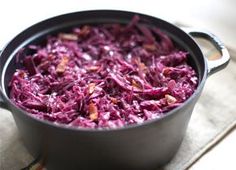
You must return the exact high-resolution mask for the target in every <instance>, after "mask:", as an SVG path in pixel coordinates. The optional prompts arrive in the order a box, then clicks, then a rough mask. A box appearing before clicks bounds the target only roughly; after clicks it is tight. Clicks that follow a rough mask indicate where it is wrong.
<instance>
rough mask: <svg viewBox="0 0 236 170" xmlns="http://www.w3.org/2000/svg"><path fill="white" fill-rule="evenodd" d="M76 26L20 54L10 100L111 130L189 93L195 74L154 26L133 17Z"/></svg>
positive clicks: (37, 112)
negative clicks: (27, 52)
mask: <svg viewBox="0 0 236 170" xmlns="http://www.w3.org/2000/svg"><path fill="white" fill-rule="evenodd" d="M139 20H140V19H139V17H138V16H135V17H134V18H133V20H132V21H131V22H130V23H129V24H127V25H121V24H102V25H85V26H80V27H77V28H74V29H73V31H71V32H70V33H60V34H58V35H56V36H50V37H48V39H47V43H46V44H45V45H42V44H41V45H29V46H28V47H26V49H30V50H31V51H33V54H31V55H28V56H24V54H23V52H22V51H23V50H20V51H19V53H18V60H19V62H20V59H21V61H23V65H24V67H23V68H21V69H18V70H16V72H15V74H14V75H13V77H12V80H11V82H10V85H9V86H10V87H9V88H10V98H11V100H12V101H14V103H15V104H16V105H17V106H19V107H20V108H22V109H24V110H26V111H27V112H29V113H31V115H33V116H35V117H37V118H39V119H43V120H48V121H51V122H55V123H59V124H64V125H67V126H76V127H83V128H117V127H123V126H125V125H129V124H135V123H138V124H139V123H142V122H144V121H146V120H150V119H157V118H160V117H162V116H163V115H164V114H165V113H166V112H168V111H170V110H172V109H173V108H175V107H178V106H180V105H181V104H182V103H183V102H184V101H185V100H186V99H188V98H189V97H190V96H191V95H192V94H193V92H194V91H195V89H196V87H197V84H198V78H197V75H196V72H195V71H194V70H193V68H192V67H191V66H189V65H188V64H187V58H188V56H189V54H188V52H186V51H182V50H179V49H178V48H177V47H175V45H174V44H173V42H172V40H171V39H170V38H169V37H168V36H167V35H166V34H165V33H164V32H162V31H161V30H160V29H158V28H155V27H150V26H146V25H144V24H141V23H139Z"/></svg>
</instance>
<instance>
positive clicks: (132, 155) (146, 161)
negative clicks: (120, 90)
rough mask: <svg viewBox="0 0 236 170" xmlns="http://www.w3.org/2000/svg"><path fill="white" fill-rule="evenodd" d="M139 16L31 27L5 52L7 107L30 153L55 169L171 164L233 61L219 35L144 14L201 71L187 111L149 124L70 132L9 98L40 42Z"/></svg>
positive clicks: (66, 18)
mask: <svg viewBox="0 0 236 170" xmlns="http://www.w3.org/2000/svg"><path fill="white" fill-rule="evenodd" d="M135 14H137V13H134V12H125V11H115V10H95V11H84V12H76V13H71V14H65V15H61V16H57V17H54V18H51V19H48V20H45V21H42V22H40V23H37V24H35V25H33V26H31V27H29V28H28V29H26V30H25V31H23V32H21V33H20V34H18V35H17V36H16V37H15V38H14V39H13V40H12V41H10V43H9V44H8V45H6V47H5V48H4V49H3V50H2V52H1V58H0V61H1V63H0V68H1V70H0V77H1V80H0V90H1V91H0V94H1V98H2V99H1V105H2V106H4V107H5V108H6V109H8V110H10V111H11V112H12V114H13V117H14V120H15V122H16V125H17V127H18V129H19V132H20V135H21V136H22V138H23V141H24V144H25V146H26V148H27V149H28V151H29V152H30V153H31V154H32V155H33V156H34V157H35V158H38V157H40V158H41V159H43V160H44V164H45V166H46V167H47V168H48V169H49V170H54V169H55V170H60V169H62V170H65V169H68V170H72V169H76V170H78V169H81V170H90V169H93V170H97V169H99V170H100V169H101V170H105V169H109V170H111V169H118V170H125V169H127V170H131V169H135V170H137V169H147V170H151V169H155V168H157V167H160V166H162V165H164V164H166V163H167V162H168V161H170V160H171V158H172V157H173V156H174V155H175V153H176V152H177V150H178V148H179V146H180V144H181V142H182V139H183V137H184V134H185V131H186V128H187V125H188V122H189V119H190V117H191V114H192V110H193V108H194V105H195V103H196V101H197V100H198V98H199V96H200V94H201V91H202V89H203V86H204V83H205V81H206V78H207V77H208V76H209V75H210V74H212V73H214V72H216V71H218V70H221V69H222V68H224V67H225V66H226V65H227V63H228V62H229V54H228V51H227V50H226V48H225V47H224V45H223V44H222V43H221V42H220V40H219V39H217V38H216V37H215V36H214V35H213V34H210V33H207V32H201V31H188V33H186V32H184V31H183V30H181V29H180V28H178V27H176V26H174V25H172V24H170V23H168V22H166V21H163V20H161V19H158V18H156V17H152V16H147V15H143V14H138V15H139V16H140V17H141V18H142V23H143V24H147V25H154V26H157V27H159V28H160V29H161V30H162V31H164V32H166V33H167V34H168V35H169V36H170V37H171V38H172V39H173V41H174V42H175V43H176V44H178V46H179V47H181V48H183V49H185V50H187V51H188V52H189V53H190V55H191V58H190V61H189V64H190V65H192V67H194V68H195V70H196V71H197V74H198V77H199V85H198V88H197V90H196V92H195V93H194V94H193V95H192V96H191V97H190V98H189V99H188V100H187V101H186V102H185V103H184V104H183V105H182V106H180V107H178V108H176V109H174V110H172V111H170V112H168V113H167V114H166V116H164V117H163V118H161V119H158V120H151V121H146V122H145V123H143V124H140V125H131V126H127V127H123V128H119V129H112V130H95V129H79V128H73V127H71V128H68V127H63V126H58V125H55V124H53V123H50V122H46V121H42V120H38V119H36V118H33V117H31V116H30V115H29V114H27V113H26V112H25V111H23V110H22V109H20V108H18V107H17V106H16V105H14V104H13V103H12V102H11V100H10V99H9V97H8V95H9V89H8V83H9V81H10V79H11V77H12V74H13V73H14V71H15V70H16V69H17V68H19V67H21V65H19V64H18V63H16V61H15V59H16V53H17V51H18V50H19V49H21V48H22V47H24V46H26V45H28V44H31V43H33V44H37V43H40V42H42V41H43V39H45V37H46V36H47V35H49V34H53V33H56V32H60V31H66V30H68V29H69V28H72V27H74V26H78V25H81V24H82V25H83V24H98V23H99V24H101V23H127V22H129V21H130V20H131V18H132V17H133V16H134V15H135ZM189 34H190V35H192V36H198V37H202V38H205V39H207V40H209V41H211V42H212V43H213V44H214V45H215V47H216V48H217V49H218V50H219V51H220V52H221V54H222V57H221V58H220V59H218V60H216V61H207V59H206V58H205V57H204V56H203V54H202V51H201V49H200V48H199V46H198V45H197V44H196V43H195V41H194V40H193V39H192V38H191V36H190V35H189ZM13 161H14V160H13Z"/></svg>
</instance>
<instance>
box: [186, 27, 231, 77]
mask: <svg viewBox="0 0 236 170" xmlns="http://www.w3.org/2000/svg"><path fill="white" fill-rule="evenodd" d="M183 30H184V31H185V32H187V33H188V34H190V35H191V36H192V37H198V38H204V39H206V40H208V41H210V42H211V43H212V44H213V45H214V46H215V48H216V49H217V50H218V51H219V52H220V53H221V58H220V59H217V60H212V61H211V60H207V64H208V75H212V74H213V73H215V72H217V71H220V70H222V69H223V68H225V67H226V66H227V64H228V63H229V61H230V55H229V52H228V50H227V48H226V47H225V46H224V44H223V43H222V41H221V40H220V39H219V38H218V37H217V36H215V35H214V34H212V33H210V32H208V31H206V30H202V29H194V28H183Z"/></svg>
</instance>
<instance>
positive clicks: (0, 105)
mask: <svg viewBox="0 0 236 170" xmlns="http://www.w3.org/2000/svg"><path fill="white" fill-rule="evenodd" d="M0 107H1V108H4V109H7V110H9V109H8V107H7V105H6V103H5V102H4V101H3V99H2V96H1V95H0Z"/></svg>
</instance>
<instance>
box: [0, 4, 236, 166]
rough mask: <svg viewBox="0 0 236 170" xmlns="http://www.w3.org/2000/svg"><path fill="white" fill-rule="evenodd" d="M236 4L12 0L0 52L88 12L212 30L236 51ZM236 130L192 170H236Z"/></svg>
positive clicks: (5, 7)
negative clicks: (35, 27) (23, 34)
mask: <svg viewBox="0 0 236 170" xmlns="http://www.w3.org/2000/svg"><path fill="white" fill-rule="evenodd" d="M235 7H236V1H234V0H224V1H215V0H214V1H213V0H198V1H191V2H190V1H188V0H180V1H170V0H166V1H159V0H157V1H148V2H147V1H144V0H139V1H135V0H130V1H124V0H120V1H115V2H114V1H109V0H100V1H96V0H86V1H81V0H68V1H55V0H51V1H47V0H41V1H30V0H21V1H13V0H8V1H4V2H2V3H1V9H0V21H1V26H0V40H1V41H0V49H1V48H3V47H4V45H5V44H6V43H7V42H8V41H9V40H10V39H11V38H13V37H14V36H15V35H16V34H17V33H19V32H20V31H21V30H23V29H25V28H27V27H28V26H30V25H32V24H34V23H36V22H38V21H40V20H43V19H45V18H49V17H52V16H55V15H59V14H63V13H68V12H73V11H78V10H88V9H120V10H131V11H138V12H142V13H147V14H150V15H154V16H157V17H160V18H163V19H166V20H168V21H170V22H180V23H185V24H188V25H191V26H195V27H201V28H205V29H208V30H211V31H212V32H213V33H215V34H216V35H218V36H219V37H220V39H222V40H223V41H224V42H225V44H227V45H228V46H229V47H230V48H231V49H233V50H236V38H235V34H234V30H235V29H236V22H234V21H236V10H235V9H236V8H235ZM235 143H236V129H235V130H233V131H232V132H231V133H230V134H228V135H227V136H226V137H225V138H224V139H223V140H222V141H221V142H219V144H217V145H216V146H215V147H214V148H212V149H211V150H210V151H209V152H208V153H207V154H205V155H204V156H203V157H202V158H201V159H199V160H198V161H197V162H196V163H195V164H194V165H193V166H192V167H191V168H190V169H191V170H199V169H208V170H218V169H219V170H221V169H236V164H235V162H234V155H233V154H234V152H235V151H236V146H235ZM233 151H234V152H233Z"/></svg>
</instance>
